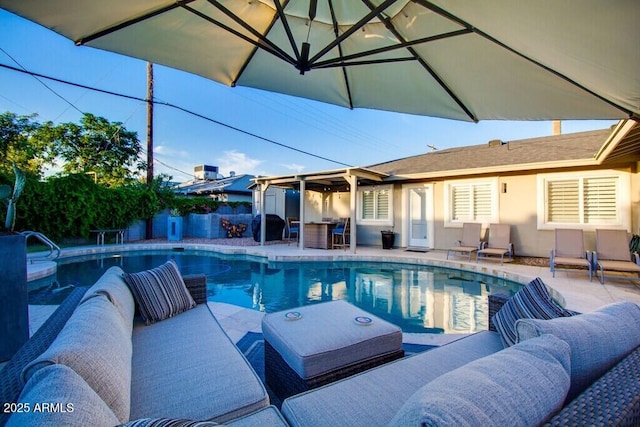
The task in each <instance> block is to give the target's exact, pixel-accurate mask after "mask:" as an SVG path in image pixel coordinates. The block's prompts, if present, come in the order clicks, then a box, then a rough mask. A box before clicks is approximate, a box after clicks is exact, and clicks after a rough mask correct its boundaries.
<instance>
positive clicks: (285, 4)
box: [231, 0, 295, 87]
mask: <svg viewBox="0 0 640 427" xmlns="http://www.w3.org/2000/svg"><path fill="white" fill-rule="evenodd" d="M288 3H289V0H285V2H284V7H287V4H288ZM278 18H279V16H278V14H275V15H273V18H272V20H271V23H270V24H269V26H268V27H267V29H266V31H265V32H264V34H263V36H262V38H264V39H266V38H267V34H269V33H270V32H271V29H272V28H273V26H274V25H275V24H276V22H277V21H278ZM257 51H258V46H256V47H255V48H254V49H253V51H251V53H250V54H249V55H247V59H246V60H245V61H244V64H242V66H241V67H240V69H239V70H238V74H237V75H236V77H235V78H234V79H233V82H231V86H232V87H235V86H236V84H237V83H238V80H239V79H240V77H242V74H243V73H244V71H245V70H246V69H247V67H248V66H249V63H250V62H251V60H252V59H253V57H254V56H255V54H256V52H257ZM287 62H289V63H290V64H292V65H295V60H294V59H293V58H291V60H290V61H287Z"/></svg>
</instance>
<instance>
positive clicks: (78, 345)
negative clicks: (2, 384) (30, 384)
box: [22, 295, 132, 422]
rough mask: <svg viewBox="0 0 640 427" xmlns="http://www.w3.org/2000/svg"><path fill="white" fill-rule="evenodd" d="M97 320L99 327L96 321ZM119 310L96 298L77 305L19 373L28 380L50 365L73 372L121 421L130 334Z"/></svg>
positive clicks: (127, 402)
mask: <svg viewBox="0 0 640 427" xmlns="http://www.w3.org/2000/svg"><path fill="white" fill-rule="evenodd" d="M97 319H99V324H96V320H97ZM129 330H130V326H129V325H125V322H124V320H123V319H122V316H121V314H120V312H119V311H118V309H117V308H116V307H115V306H114V305H113V304H111V303H110V302H109V300H108V299H107V297H106V296H104V295H99V296H95V297H93V298H90V299H88V300H87V301H85V302H83V303H82V304H80V305H79V306H78V307H77V308H76V310H75V311H74V313H73V314H72V315H71V317H70V318H69V320H68V321H67V324H66V325H65V326H64V328H62V330H61V331H60V334H59V335H58V337H57V338H56V339H55V340H54V341H53V343H52V344H51V346H50V347H49V348H48V349H47V350H46V351H45V352H44V353H42V354H41V355H40V356H38V357H37V358H36V359H35V360H33V361H32V362H30V363H29V364H27V366H25V368H24V369H23V371H22V377H23V380H24V381H25V382H26V381H28V380H29V379H30V378H31V376H33V375H34V374H35V373H36V372H37V371H38V370H39V369H42V368H44V367H46V366H49V365H52V364H61V365H66V366H68V367H70V368H71V369H73V370H74V371H75V372H76V373H77V374H78V375H80V376H81V377H82V379H84V381H85V382H86V383H87V384H88V385H89V386H90V387H91V388H92V389H93V390H94V391H95V392H96V393H97V394H98V395H99V396H100V397H101V398H102V400H103V401H104V402H105V403H106V404H107V405H108V406H109V407H110V408H111V410H112V411H113V413H114V414H115V415H116V417H118V419H119V420H120V422H125V421H128V420H129V412H130V408H131V354H132V344H131V334H130V333H129Z"/></svg>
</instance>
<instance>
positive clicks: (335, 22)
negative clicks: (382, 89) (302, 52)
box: [327, 0, 353, 109]
mask: <svg viewBox="0 0 640 427" xmlns="http://www.w3.org/2000/svg"><path fill="white" fill-rule="evenodd" d="M327 3H328V4H329V11H330V12H331V21H332V22H333V33H334V34H335V36H336V37H338V36H339V35H340V34H339V32H338V19H337V18H336V12H335V10H334V9H333V1H332V0H327ZM338 55H339V57H340V58H343V54H342V44H341V43H338ZM342 77H343V78H344V85H345V86H346V90H347V98H348V99H349V108H351V109H353V97H352V96H351V84H350V83H349V76H348V75H347V69H346V68H345V67H344V66H343V67H342Z"/></svg>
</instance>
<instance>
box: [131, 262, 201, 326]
mask: <svg viewBox="0 0 640 427" xmlns="http://www.w3.org/2000/svg"><path fill="white" fill-rule="evenodd" d="M123 277H124V281H125V282H126V283H127V285H129V288H130V289H131V293H132V294H133V298H134V299H135V300H136V304H137V305H138V308H139V310H140V315H141V316H142V318H143V319H144V321H145V322H146V323H147V325H148V324H151V323H155V322H158V321H160V320H164V319H167V318H169V317H173V316H175V315H176V314H180V313H182V312H184V311H187V310H189V309H192V308H193V307H195V306H196V303H195V301H194V300H193V298H192V297H191V294H190V293H189V291H188V290H187V287H186V286H185V284H184V280H182V276H181V275H180V271H179V270H178V266H177V264H176V263H175V261H174V260H169V261H167V262H166V263H164V264H162V265H161V266H159V267H156V268H153V269H151V270H147V271H142V272H139V273H124V275H123Z"/></svg>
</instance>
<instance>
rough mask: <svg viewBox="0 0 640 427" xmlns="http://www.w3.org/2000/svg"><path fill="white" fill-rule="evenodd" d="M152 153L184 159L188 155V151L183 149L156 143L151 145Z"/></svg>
mask: <svg viewBox="0 0 640 427" xmlns="http://www.w3.org/2000/svg"><path fill="white" fill-rule="evenodd" d="M153 153H154V154H160V155H162V156H166V157H174V158H175V157H180V158H182V159H186V158H188V157H189V152H188V151H185V150H174V149H173V148H171V147H168V146H166V145H156V146H154V147H153Z"/></svg>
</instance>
